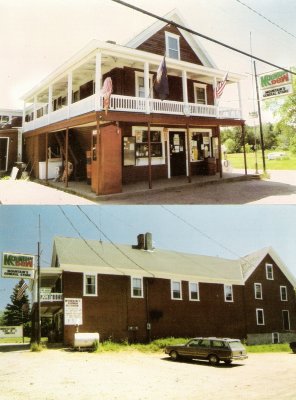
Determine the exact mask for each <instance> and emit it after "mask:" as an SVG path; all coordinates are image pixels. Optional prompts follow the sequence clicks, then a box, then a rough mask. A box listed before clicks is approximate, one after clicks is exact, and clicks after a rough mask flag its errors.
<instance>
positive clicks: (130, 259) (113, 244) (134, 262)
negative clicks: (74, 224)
mask: <svg viewBox="0 0 296 400" xmlns="http://www.w3.org/2000/svg"><path fill="white" fill-rule="evenodd" d="M76 207H77V208H78V209H79V210H80V211H81V212H82V214H84V215H85V216H86V218H87V219H88V220H89V221H90V222H91V223H92V224H93V225H94V226H95V227H96V229H97V230H98V231H99V232H100V233H101V234H102V235H103V236H104V237H105V238H106V239H107V240H108V241H109V242H110V243H111V244H112V246H114V247H115V248H116V250H118V251H119V252H120V253H121V254H122V255H123V256H124V257H126V258H127V259H128V260H129V261H131V262H132V263H133V264H135V265H136V266H137V267H139V268H140V269H142V270H143V271H145V272H147V273H149V274H150V275H152V276H153V277H154V276H155V275H154V274H152V273H151V272H150V271H147V270H146V269H145V268H143V267H142V266H141V265H139V264H138V263H137V262H136V261H134V260H133V259H132V258H131V257H130V256H129V255H127V254H126V253H125V252H124V251H123V250H121V249H120V248H119V247H118V246H117V245H116V244H115V243H114V242H113V241H112V240H111V239H110V238H109V237H108V236H107V235H106V233H105V232H104V231H102V229H100V228H99V227H98V225H97V224H96V223H95V222H94V221H93V220H92V219H91V218H90V217H89V216H88V215H87V214H86V213H85V212H84V210H83V209H82V208H81V207H80V206H78V205H77V206H76Z"/></svg>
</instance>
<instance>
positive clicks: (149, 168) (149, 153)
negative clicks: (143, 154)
mask: <svg viewBox="0 0 296 400" xmlns="http://www.w3.org/2000/svg"><path fill="white" fill-rule="evenodd" d="M147 133H148V181H149V189H152V169H151V132H150V122H148V132H147Z"/></svg>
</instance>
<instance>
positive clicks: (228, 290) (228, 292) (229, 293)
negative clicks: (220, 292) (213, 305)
mask: <svg viewBox="0 0 296 400" xmlns="http://www.w3.org/2000/svg"><path fill="white" fill-rule="evenodd" d="M224 300H225V301H233V290H232V285H224Z"/></svg>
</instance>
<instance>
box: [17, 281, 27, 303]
mask: <svg viewBox="0 0 296 400" xmlns="http://www.w3.org/2000/svg"><path fill="white" fill-rule="evenodd" d="M27 288H28V285H27V284H26V282H25V281H24V280H23V279H22V280H20V283H19V289H18V292H17V295H16V299H17V300H21V299H22V297H23V295H24V293H25V291H26V289H27Z"/></svg>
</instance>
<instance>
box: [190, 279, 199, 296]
mask: <svg viewBox="0 0 296 400" xmlns="http://www.w3.org/2000/svg"><path fill="white" fill-rule="evenodd" d="M191 284H194V285H196V286H197V299H193V298H192V297H191V290H190V285H191ZM188 291H189V300H190V301H199V283H198V282H188Z"/></svg>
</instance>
